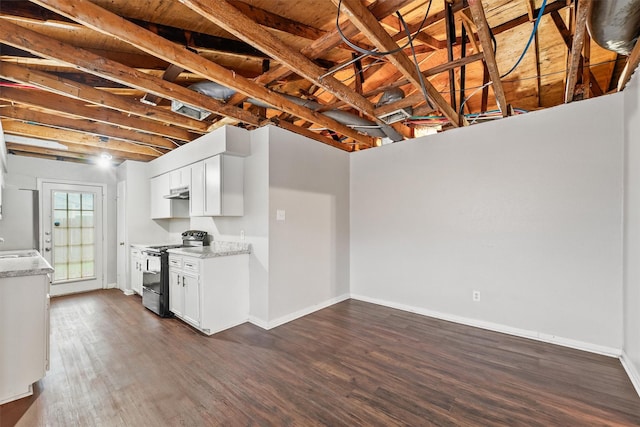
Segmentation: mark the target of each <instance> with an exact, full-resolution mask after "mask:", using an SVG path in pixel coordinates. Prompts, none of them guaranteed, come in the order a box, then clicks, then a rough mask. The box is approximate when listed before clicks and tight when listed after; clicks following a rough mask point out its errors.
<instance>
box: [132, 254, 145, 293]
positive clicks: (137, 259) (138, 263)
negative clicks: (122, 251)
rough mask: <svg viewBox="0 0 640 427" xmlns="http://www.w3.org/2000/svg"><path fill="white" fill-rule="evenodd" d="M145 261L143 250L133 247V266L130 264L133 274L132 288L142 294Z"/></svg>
mask: <svg viewBox="0 0 640 427" xmlns="http://www.w3.org/2000/svg"><path fill="white" fill-rule="evenodd" d="M143 261H144V257H143V256H142V252H141V251H140V249H137V248H133V247H132V248H131V266H130V274H131V278H130V280H131V290H133V291H134V292H135V293H137V294H138V295H142V263H143Z"/></svg>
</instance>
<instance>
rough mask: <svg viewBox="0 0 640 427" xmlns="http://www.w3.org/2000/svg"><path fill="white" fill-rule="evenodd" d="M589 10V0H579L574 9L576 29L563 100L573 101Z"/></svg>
mask: <svg viewBox="0 0 640 427" xmlns="http://www.w3.org/2000/svg"><path fill="white" fill-rule="evenodd" d="M590 10H591V0H579V1H578V8H577V11H576V27H575V28H576V30H575V33H574V35H573V43H572V45H571V56H570V59H569V71H568V72H567V74H568V78H567V85H566V87H565V93H564V102H571V101H573V95H574V90H575V87H576V82H577V80H578V65H579V64H580V58H581V57H582V46H583V43H584V38H585V34H586V32H587V18H588V17H589V11H590Z"/></svg>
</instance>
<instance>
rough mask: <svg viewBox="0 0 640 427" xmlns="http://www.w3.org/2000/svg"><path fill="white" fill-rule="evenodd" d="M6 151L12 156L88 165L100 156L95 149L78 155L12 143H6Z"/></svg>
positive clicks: (75, 152) (77, 153)
mask: <svg viewBox="0 0 640 427" xmlns="http://www.w3.org/2000/svg"><path fill="white" fill-rule="evenodd" d="M6 145H7V151H8V152H9V153H10V154H13V155H22V156H29V157H37V158H41V159H47V160H65V161H72V162H81V163H90V162H94V161H95V160H96V158H97V157H98V156H99V155H100V153H98V152H97V150H95V149H90V148H88V150H90V151H92V152H91V153H90V154H89V153H80V152H78V151H75V150H74V151H71V150H69V151H66V150H52V149H49V148H41V147H35V146H33V145H24V144H16V143H13V142H7V143H6ZM67 147H71V148H73V146H69V145H67ZM79 149H84V147H79Z"/></svg>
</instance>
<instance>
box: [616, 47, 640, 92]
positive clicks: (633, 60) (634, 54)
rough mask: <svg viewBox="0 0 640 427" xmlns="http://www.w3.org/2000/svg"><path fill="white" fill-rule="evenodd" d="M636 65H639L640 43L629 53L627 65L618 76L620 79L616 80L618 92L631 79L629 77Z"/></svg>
mask: <svg viewBox="0 0 640 427" xmlns="http://www.w3.org/2000/svg"><path fill="white" fill-rule="evenodd" d="M638 64H640V43H638V42H636V45H635V46H634V47H633V50H632V51H631V55H629V58H628V59H627V64H626V65H625V66H624V70H622V74H621V75H620V79H619V80H618V92H621V91H622V90H624V88H625V87H626V86H627V83H629V80H630V79H631V75H633V72H634V71H635V70H636V68H638Z"/></svg>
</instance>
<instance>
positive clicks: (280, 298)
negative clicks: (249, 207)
mask: <svg viewBox="0 0 640 427" xmlns="http://www.w3.org/2000/svg"><path fill="white" fill-rule="evenodd" d="M278 210H281V211H284V213H285V219H284V221H282V220H278V219H277V218H276V214H277V211H278ZM268 215H269V266H270V268H269V322H270V326H272V327H273V326H276V325H277V324H280V323H283V322H286V321H288V320H292V319H293V318H296V317H299V316H300V315H303V314H307V313H309V312H311V311H314V310H315V309H319V308H321V307H324V306H327V305H330V304H332V303H335V302H337V301H340V300H343V299H346V298H348V296H349V154H348V153H347V152H344V151H341V150H338V149H336V148H333V147H329V146H327V145H324V144H319V143H318V142H317V141H313V140H310V139H308V138H305V137H301V136H299V135H297V134H294V133H291V132H288V131H285V130H282V129H280V128H277V127H274V126H270V127H269V213H268Z"/></svg>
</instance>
